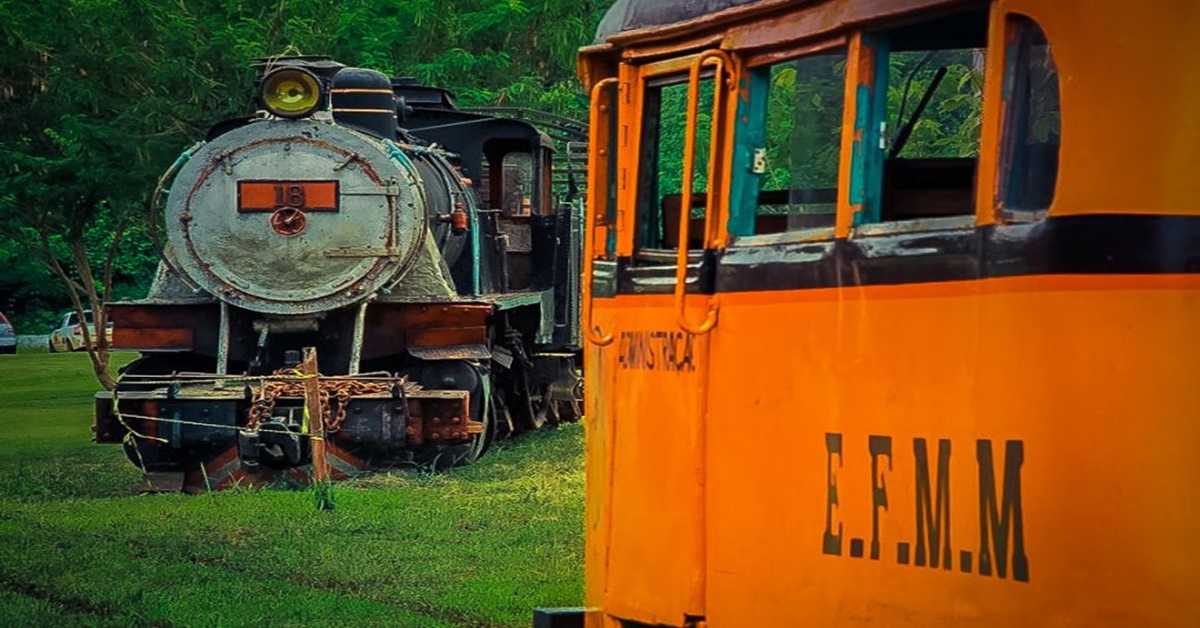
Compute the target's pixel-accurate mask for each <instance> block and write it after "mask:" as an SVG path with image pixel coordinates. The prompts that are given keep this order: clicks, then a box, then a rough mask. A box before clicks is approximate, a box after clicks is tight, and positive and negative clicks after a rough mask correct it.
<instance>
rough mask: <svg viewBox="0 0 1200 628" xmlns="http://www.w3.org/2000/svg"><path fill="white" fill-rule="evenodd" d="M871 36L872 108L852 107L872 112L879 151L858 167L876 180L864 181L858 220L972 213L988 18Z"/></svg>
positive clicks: (964, 17) (981, 15)
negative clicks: (865, 189) (865, 196)
mask: <svg viewBox="0 0 1200 628" xmlns="http://www.w3.org/2000/svg"><path fill="white" fill-rule="evenodd" d="M874 37H875V41H876V48H875V50H876V51H877V55H878V56H877V58H876V66H875V67H876V77H875V87H874V90H872V97H871V98H872V100H873V102H872V103H859V104H858V106H859V107H865V106H866V107H871V111H874V112H878V113H876V114H875V115H876V116H877V119H875V120H874V128H875V129H878V134H879V135H878V137H879V141H878V147H879V148H878V149H877V152H874V153H873V154H870V155H867V156H866V157H864V159H868V160H879V161H881V162H882V163H881V164H880V166H881V167H878V166H874V167H873V166H870V165H863V166H862V168H861V170H862V171H863V172H867V173H875V174H874V175H873V176H872V177H870V179H869V180H868V181H867V182H866V185H867V186H869V187H870V188H871V189H872V190H874V193H868V198H869V199H871V200H869V201H868V209H867V211H866V212H865V213H864V215H863V216H862V217H861V218H860V221H865V222H876V221H896V220H911V219H919V218H937V217H943V216H960V215H971V214H974V212H975V202H974V201H975V180H976V167H977V165H978V156H979V130H980V121H981V118H982V111H983V75H984V58H985V46H986V42H987V12H986V11H985V10H980V11H971V12H966V13H960V14H956V15H950V16H946V17H940V18H937V19H934V20H930V21H927V22H922V23H917V24H913V25H909V26H904V27H902V28H898V29H894V30H891V31H886V32H883V33H878V34H876V35H874ZM869 150H871V151H876V148H875V147H871V148H870V149H869ZM877 163H878V162H877Z"/></svg>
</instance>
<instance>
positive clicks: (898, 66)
mask: <svg viewBox="0 0 1200 628" xmlns="http://www.w3.org/2000/svg"><path fill="white" fill-rule="evenodd" d="M943 67H944V68H945V69H946V75H945V77H944V78H943V79H942V81H941V82H940V83H939V84H938V85H937V87H936V88H935V89H934V91H933V95H932V96H931V97H930V100H929V106H928V108H927V109H926V110H925V111H924V113H922V115H921V116H920V117H919V118H917V119H916V123H915V124H914V125H913V132H912V135H911V136H910V137H909V138H908V141H907V142H905V144H904V147H903V148H902V149H901V151H900V154H899V157H915V158H931V157H975V156H977V155H978V154H979V131H980V123H981V121H982V118H983V97H982V94H983V51H982V50H980V51H976V50H971V49H962V50H939V51H936V52H897V53H893V54H892V55H891V56H890V64H889V70H890V75H891V80H890V81H889V83H888V93H887V96H888V118H887V122H888V130H889V134H890V135H891V136H892V138H893V141H894V140H895V136H896V134H898V133H899V132H900V129H901V127H903V126H904V125H905V124H907V123H908V122H909V120H910V119H911V118H912V116H913V114H914V110H915V109H916V107H917V103H918V102H920V100H921V97H922V96H923V95H924V94H925V93H926V91H928V90H929V88H930V86H931V85H932V84H933V78H934V75H935V74H936V72H937V70H938V68H943ZM906 87H907V90H906ZM906 92H907V93H906Z"/></svg>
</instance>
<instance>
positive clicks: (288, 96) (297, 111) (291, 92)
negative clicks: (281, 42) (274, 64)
mask: <svg viewBox="0 0 1200 628" xmlns="http://www.w3.org/2000/svg"><path fill="white" fill-rule="evenodd" d="M261 96H262V103H263V106H264V107H266V108H267V111H270V112H271V113H273V114H275V115H277V116H279V117H281V118H303V117H304V116H307V115H309V114H311V113H312V112H314V111H316V109H317V107H318V106H320V104H321V82H320V81H318V80H317V77H316V76H314V75H313V74H312V73H311V72H308V71H306V70H301V69H299V68H284V69H281V70H276V71H274V72H272V73H270V74H268V75H267V76H266V77H265V78H264V79H263V82H262V92H261Z"/></svg>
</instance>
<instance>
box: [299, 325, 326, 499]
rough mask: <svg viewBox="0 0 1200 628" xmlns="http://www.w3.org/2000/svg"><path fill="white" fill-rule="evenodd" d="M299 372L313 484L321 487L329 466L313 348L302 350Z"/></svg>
mask: <svg viewBox="0 0 1200 628" xmlns="http://www.w3.org/2000/svg"><path fill="white" fill-rule="evenodd" d="M300 372H301V373H302V374H304V376H305V379H304V407H305V409H306V410H307V414H308V417H307V418H308V437H309V438H310V439H311V441H312V468H313V482H314V483H315V484H317V485H318V486H319V487H321V486H323V485H325V484H327V483H328V482H329V464H328V461H326V460H325V407H324V405H323V404H322V403H321V383H320V381H319V380H318V379H317V377H316V375H317V350H316V349H315V348H314V347H305V348H304V359H303V360H301V362H300ZM318 490H322V489H320V488H319V489H318Z"/></svg>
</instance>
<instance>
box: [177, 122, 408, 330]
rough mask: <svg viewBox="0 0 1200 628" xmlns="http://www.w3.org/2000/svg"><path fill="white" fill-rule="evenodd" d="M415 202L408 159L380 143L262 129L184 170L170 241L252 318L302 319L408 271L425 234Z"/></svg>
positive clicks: (249, 130)
mask: <svg viewBox="0 0 1200 628" xmlns="http://www.w3.org/2000/svg"><path fill="white" fill-rule="evenodd" d="M397 174H399V176H397ZM423 198H424V197H423V195H422V194H421V192H420V189H419V179H418V175H417V172H416V170H415V168H414V167H413V165H412V164H411V162H410V161H409V160H408V159H407V158H406V157H404V156H403V154H401V153H399V152H395V153H393V154H388V153H387V152H385V148H384V147H383V146H381V144H380V143H379V142H378V141H372V140H370V139H368V138H367V137H365V136H363V135H360V134H359V133H357V132H355V131H352V130H349V129H345V128H340V127H337V126H334V125H329V124H322V123H319V122H313V121H309V120H296V121H278V120H277V121H273V122H271V123H270V124H269V125H267V124H266V123H264V122H258V123H252V124H248V125H246V126H244V127H242V128H239V129H236V130H234V131H230V132H228V133H226V134H224V135H221V136H220V137H218V138H216V139H215V140H213V141H212V142H210V143H209V144H206V145H205V146H204V147H203V148H201V149H200V151H199V152H198V153H197V155H196V156H195V157H194V158H193V159H192V160H191V161H189V162H188V164H187V165H186V166H184V169H183V171H181V173H180V175H179V177H177V178H176V184H175V186H173V188H172V190H171V194H170V197H169V200H168V205H167V217H166V222H167V232H168V235H169V239H170V244H171V247H172V249H173V253H174V256H175V259H176V260H178V263H179V265H180V266H181V267H182V270H183V271H184V272H186V273H187V275H188V276H189V277H190V278H191V279H192V280H193V281H194V282H195V283H196V284H197V285H199V286H200V287H202V288H204V289H205V290H207V291H209V292H211V293H212V294H216V295H221V296H222V297H223V298H224V299H226V300H228V301H229V302H230V303H231V304H233V305H236V306H238V307H241V308H244V309H247V310H251V311H255V312H262V313H267V314H277V315H296V314H306V313H312V312H320V311H327V310H330V309H334V308H338V307H343V306H346V305H350V304H352V303H354V302H356V301H359V300H361V299H362V298H363V297H365V296H367V295H370V294H373V293H375V292H377V291H379V290H380V289H381V288H383V287H384V286H385V284H386V283H387V281H388V280H389V279H390V278H393V277H396V276H398V275H402V274H404V272H405V270H406V269H407V267H408V266H409V265H411V264H412V263H413V260H414V259H415V258H416V256H417V254H418V253H419V252H420V250H421V247H422V245H423V241H424V238H425V237H426V229H425V224H424V221H423V219H422V217H423V214H424V212H423V211H413V210H414V208H416V209H421V208H423V204H424V200H423Z"/></svg>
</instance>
